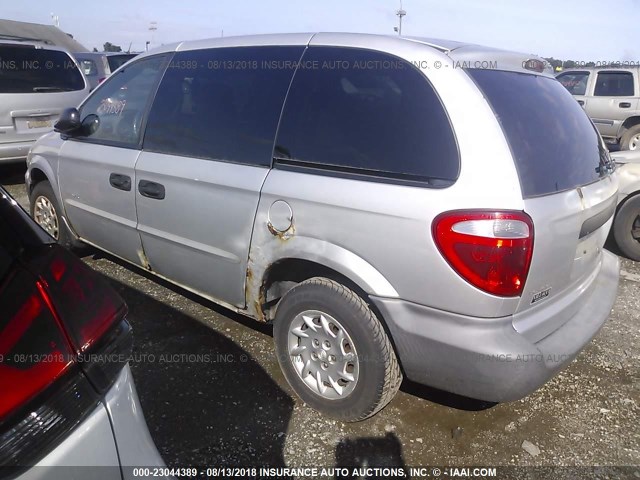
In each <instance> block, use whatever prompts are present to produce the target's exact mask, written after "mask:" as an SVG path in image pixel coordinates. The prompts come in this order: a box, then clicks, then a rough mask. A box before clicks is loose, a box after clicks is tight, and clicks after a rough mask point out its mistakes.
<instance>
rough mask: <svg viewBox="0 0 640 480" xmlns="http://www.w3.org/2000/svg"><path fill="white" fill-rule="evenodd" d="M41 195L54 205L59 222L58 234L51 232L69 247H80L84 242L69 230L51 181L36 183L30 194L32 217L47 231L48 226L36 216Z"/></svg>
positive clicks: (61, 243)
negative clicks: (37, 203)
mask: <svg viewBox="0 0 640 480" xmlns="http://www.w3.org/2000/svg"><path fill="white" fill-rule="evenodd" d="M40 197H44V198H46V199H47V200H48V201H49V202H50V204H51V205H52V207H53V209H54V211H55V220H56V222H57V232H58V233H57V235H55V234H53V232H51V231H50V232H49V234H50V235H52V236H53V237H54V238H55V239H56V240H57V242H58V243H59V244H60V245H62V246H64V247H67V248H80V247H82V246H83V243H82V242H80V241H79V240H77V239H76V238H75V236H74V235H73V234H72V233H71V232H70V231H69V229H68V228H67V224H66V223H65V221H64V220H63V218H62V210H61V208H60V205H59V204H58V199H57V198H56V196H55V194H54V193H53V188H51V184H50V183H49V182H47V181H46V180H45V181H42V182H39V183H37V184H36V186H35V187H33V190H32V191H31V195H30V196H29V213H30V214H31V218H33V219H34V220H35V221H36V223H38V224H40V226H41V227H43V228H44V230H45V231H46V230H47V228H45V227H44V225H43V224H41V221H40V219H39V218H36V212H35V209H36V208H35V207H36V202H37V201H38V199H39V198H40Z"/></svg>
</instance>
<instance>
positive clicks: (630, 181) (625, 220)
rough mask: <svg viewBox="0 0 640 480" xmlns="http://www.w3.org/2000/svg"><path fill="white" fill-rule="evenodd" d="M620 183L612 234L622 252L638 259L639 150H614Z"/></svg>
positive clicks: (639, 241) (639, 216) (613, 154)
mask: <svg viewBox="0 0 640 480" xmlns="http://www.w3.org/2000/svg"><path fill="white" fill-rule="evenodd" d="M611 156H612V157H613V159H614V160H615V162H616V163H617V164H618V168H617V172H616V174H617V176H618V181H619V184H620V192H619V194H618V210H617V213H616V218H615V220H614V222H613V234H614V238H615V240H616V243H617V244H618V247H619V248H620V250H622V253H624V254H625V255H626V256H627V257H629V258H632V259H633V260H636V261H640V150H635V151H633V152H615V153H612V154H611Z"/></svg>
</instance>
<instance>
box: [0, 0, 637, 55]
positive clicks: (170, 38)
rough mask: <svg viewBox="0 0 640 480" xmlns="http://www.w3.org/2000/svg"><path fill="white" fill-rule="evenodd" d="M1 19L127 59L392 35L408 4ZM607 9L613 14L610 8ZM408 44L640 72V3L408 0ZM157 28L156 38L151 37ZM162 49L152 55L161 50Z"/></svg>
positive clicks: (229, 0) (153, 4)
mask: <svg viewBox="0 0 640 480" xmlns="http://www.w3.org/2000/svg"><path fill="white" fill-rule="evenodd" d="M0 3H2V9H1V10H0V18H5V19H10V20H20V21H27V22H35V23H47V24H51V23H52V19H51V14H52V13H53V14H55V15H57V16H58V17H59V21H60V28H62V29H63V30H64V31H66V32H68V33H71V34H72V35H73V36H74V37H75V38H76V39H77V40H78V41H79V42H80V43H82V44H83V45H85V46H86V47H87V48H89V49H92V48H93V47H97V48H98V49H99V50H102V45H103V44H104V43H105V42H111V43H115V44H117V45H120V46H122V47H123V48H124V49H125V50H126V49H127V48H128V47H129V44H131V45H132V47H131V48H132V50H137V51H140V50H143V49H144V46H145V42H146V41H147V40H153V44H156V45H159V44H161V43H170V42H174V41H179V40H191V39H197V38H208V37H217V36H220V35H222V32H223V31H224V35H225V36H230V35H243V34H251V33H271V32H303V31H304V32H308V31H348V32H367V33H381V34H393V27H394V26H395V25H396V24H397V17H396V16H395V10H397V9H398V8H399V0H348V1H345V0H296V1H292V0H289V1H285V0H182V1H175V0H129V1H125V0H107V1H86V2H82V1H80V2H79V1H77V0H22V1H20V2H11V1H10V0H0ZM605 5H606V6H605ZM403 8H404V9H405V10H406V11H407V16H406V17H405V19H404V23H403V34H405V35H415V36H428V37H434V38H447V39H451V40H462V41H469V42H473V43H479V44H483V45H488V46H493V47H499V48H506V49H511V50H517V51H521V52H525V53H535V54H538V55H542V56H545V57H550V56H553V57H555V58H562V59H573V60H585V61H586V60H594V61H618V60H620V61H623V60H628V61H638V62H640V27H639V25H640V0H609V1H607V2H603V1H601V0H562V1H561V0H528V1H526V2H518V1H516V0H452V1H448V2H447V1H442V0H437V1H436V0H404V1H403ZM151 22H157V28H158V29H157V31H156V32H155V33H154V34H153V36H152V32H151V31H149V26H150V24H151ZM152 46H153V45H152Z"/></svg>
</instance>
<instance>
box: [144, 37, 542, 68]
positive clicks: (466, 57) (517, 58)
mask: <svg viewBox="0 0 640 480" xmlns="http://www.w3.org/2000/svg"><path fill="white" fill-rule="evenodd" d="M405 42H414V43H421V44H423V45H425V46H428V47H431V48H434V49H436V50H439V51H440V52H442V53H444V54H446V55H447V56H449V57H450V58H451V59H452V60H453V61H454V62H460V63H463V64H465V65H467V64H468V63H469V62H473V63H475V62H478V61H481V62H495V64H496V65H497V67H492V68H495V69H499V70H513V71H520V72H523V73H535V74H542V75H545V76H550V77H553V71H552V69H551V67H550V65H548V64H547V62H545V61H544V59H542V58H541V57H539V56H537V55H533V54H525V53H519V52H512V51H508V50H501V49H497V48H492V47H485V46H482V45H475V44H472V43H465V42H458V41H454V40H443V39H433V38H424V37H400V36H397V35H379V34H369V33H338V32H336V33H331V32H318V33H275V34H260V35H244V36H236V37H218V38H210V39H204V40H192V41H185V42H178V43H173V44H169V45H163V46H161V47H158V48H155V49H153V50H151V51H150V52H148V53H147V54H157V53H163V52H176V51H187V50H198V49H203V48H220V47H245V46H275V45H288V46H296V45H300V46H302V45H332V46H344V47H350V46H361V45H362V44H363V43H366V44H367V45H370V47H371V48H373V49H376V48H383V47H388V48H390V49H393V46H394V45H395V46H398V45H399V44H401V43H405ZM147 54H142V55H141V56H146V55H147ZM527 60H538V61H540V62H543V63H544V64H545V65H546V67H545V69H544V71H543V72H532V71H530V70H526V69H525V68H523V63H524V62H526V61H527ZM468 68H473V67H472V66H469V67H468ZM482 68H486V67H482Z"/></svg>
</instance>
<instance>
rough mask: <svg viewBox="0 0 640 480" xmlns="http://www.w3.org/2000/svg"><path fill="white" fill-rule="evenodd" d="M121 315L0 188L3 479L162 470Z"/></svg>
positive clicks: (96, 279)
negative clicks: (138, 394)
mask: <svg viewBox="0 0 640 480" xmlns="http://www.w3.org/2000/svg"><path fill="white" fill-rule="evenodd" d="M126 313H127V308H126V305H125V304H124V302H123V300H122V299H121V298H120V297H119V296H118V295H117V294H116V293H115V291H113V290H112V289H111V287H109V285H107V283H106V282H105V281H104V280H103V279H102V278H100V276H99V275H98V274H97V273H95V272H94V271H93V270H91V269H90V268H89V267H87V266H86V265H85V264H84V263H83V262H82V261H81V260H80V259H78V258H77V257H76V256H75V255H73V254H72V253H70V252H68V251H67V250H65V249H64V248H63V247H61V246H60V245H58V244H57V243H56V242H55V240H54V239H53V238H51V237H50V236H49V235H47V234H46V233H45V232H44V231H42V229H41V228H39V227H38V226H37V225H36V224H35V223H34V222H33V220H32V219H31V218H29V215H27V213H26V212H24V211H23V210H22V208H21V207H20V206H18V204H17V203H16V202H15V201H14V200H13V199H12V198H11V197H10V196H9V195H8V194H7V192H5V190H4V189H3V188H2V187H0V392H2V393H1V394H0V478H3V479H4V478H17V479H19V480H31V479H47V480H48V479H61V480H62V479H68V478H97V479H113V480H121V479H127V480H128V479H133V478H136V476H139V475H134V473H140V470H136V471H134V467H139V466H140V467H145V468H153V467H157V468H162V467H164V464H163V462H162V459H161V458H160V455H159V454H158V452H157V450H156V447H155V445H154V444H153V441H152V439H151V436H150V435H149V431H148V430H147V425H146V423H145V420H144V416H143V413H142V409H141V408H140V403H139V401H138V396H137V394H136V388H135V385H134V382H133V378H132V377H131V371H130V370H129V366H128V363H127V362H128V359H129V355H130V353H131V348H132V335H131V327H130V326H129V323H128V321H127V318H126ZM142 471H143V472H144V470H142ZM158 472H159V473H165V472H164V471H163V470H158Z"/></svg>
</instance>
